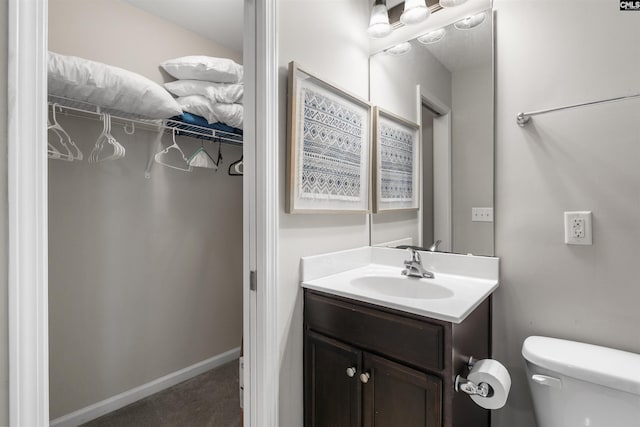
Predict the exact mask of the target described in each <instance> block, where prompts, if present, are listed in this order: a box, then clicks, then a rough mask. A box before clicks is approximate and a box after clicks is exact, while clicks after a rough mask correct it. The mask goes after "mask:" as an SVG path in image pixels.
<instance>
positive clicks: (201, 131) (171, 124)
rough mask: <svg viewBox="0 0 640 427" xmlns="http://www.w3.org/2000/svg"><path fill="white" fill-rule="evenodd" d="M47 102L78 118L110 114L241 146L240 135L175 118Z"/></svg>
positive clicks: (70, 102) (80, 103)
mask: <svg viewBox="0 0 640 427" xmlns="http://www.w3.org/2000/svg"><path fill="white" fill-rule="evenodd" d="M48 101H49V105H50V106H58V107H60V108H62V109H63V110H65V111H67V112H70V113H79V114H76V115H77V116H78V117H85V118H92V117H93V116H95V117H93V118H95V119H99V117H100V115H101V114H105V113H107V114H110V115H111V119H112V120H115V121H120V122H124V123H127V122H129V123H135V124H136V125H141V126H143V127H144V128H147V129H153V130H160V129H162V130H164V132H165V133H174V132H175V134H176V135H182V136H187V137H191V138H197V139H204V140H207V141H212V142H222V143H224V144H231V145H242V135H240V134H235V133H232V132H225V131H223V130H218V129H211V128H208V127H204V126H198V125H194V124H191V123H187V122H183V121H181V120H177V119H175V118H171V119H164V120H158V119H150V118H148V117H144V116H139V115H135V114H130V113H126V112H123V111H119V110H114V109H110V108H104V107H100V106H98V105H94V104H90V103H88V102H84V101H79V100H75V99H69V98H64V97H61V96H56V95H51V94H50V95H49V96H48Z"/></svg>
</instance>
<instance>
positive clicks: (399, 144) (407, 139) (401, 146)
mask: <svg viewBox="0 0 640 427" xmlns="http://www.w3.org/2000/svg"><path fill="white" fill-rule="evenodd" d="M373 122H374V132H375V135H374V149H373V162H372V163H373V182H374V188H375V190H374V192H373V212H374V213H378V212H387V211H399V210H417V209H418V207H419V203H420V188H419V187H420V185H419V178H420V126H419V125H418V124H416V123H413V122H411V121H409V120H405V119H403V118H402V117H399V116H396V115H395V114H392V113H390V112H388V111H385V110H382V109H381V108H379V107H375V108H374V110H373Z"/></svg>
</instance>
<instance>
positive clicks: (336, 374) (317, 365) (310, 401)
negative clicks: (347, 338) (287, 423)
mask: <svg viewBox="0 0 640 427" xmlns="http://www.w3.org/2000/svg"><path fill="white" fill-rule="evenodd" d="M361 361H362V352H360V351H359V350H356V349H355V348H353V347H350V346H348V345H346V344H343V343H341V342H339V341H335V340H332V339H330V338H327V337H324V336H322V335H319V334H316V333H313V332H310V331H308V332H307V333H306V334H305V357H304V363H305V376H304V378H305V380H304V381H305V415H304V417H305V426H307V427H360V423H361V393H362V385H361V383H360V380H359V375H360V373H361V372H362V371H361V367H362V363H361Z"/></svg>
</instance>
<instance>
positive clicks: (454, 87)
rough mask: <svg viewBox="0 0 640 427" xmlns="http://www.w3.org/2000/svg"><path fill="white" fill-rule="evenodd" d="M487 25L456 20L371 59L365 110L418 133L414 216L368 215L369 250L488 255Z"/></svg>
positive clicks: (488, 17) (486, 19) (486, 15)
mask: <svg viewBox="0 0 640 427" xmlns="http://www.w3.org/2000/svg"><path fill="white" fill-rule="evenodd" d="M492 18H493V17H492V12H491V10H487V11H485V12H482V15H480V14H476V15H473V16H471V17H466V18H465V19H456V20H455V21H451V22H452V23H451V24H449V25H446V26H445V27H442V28H440V29H437V28H436V29H434V30H437V31H428V32H427V33H426V34H425V33H422V34H420V35H419V36H418V37H415V38H412V39H411V40H409V41H407V42H405V43H401V44H399V45H396V46H394V47H392V48H389V49H385V50H384V51H381V52H377V53H374V54H372V55H371V57H370V79H369V84H370V86H369V94H370V101H371V103H372V104H373V105H376V106H379V107H381V108H384V109H386V110H388V111H390V112H392V113H394V114H396V115H398V116H401V117H403V118H405V119H407V120H410V121H413V122H415V123H417V124H419V125H421V127H422V130H421V138H422V144H421V153H419V155H420V157H421V162H420V164H421V179H420V180H419V181H420V188H418V189H417V191H418V193H419V195H420V199H421V203H420V209H418V211H417V212H416V211H404V212H403V211H399V212H389V213H377V214H372V215H371V221H370V224H371V230H370V236H371V242H370V243H371V245H374V246H379V245H384V246H392V247H396V246H398V245H416V246H421V247H425V248H429V247H430V246H431V245H432V244H433V243H434V242H436V241H438V240H440V241H441V243H440V245H439V246H438V248H437V250H439V251H443V252H454V253H463V254H467V253H472V254H474V255H493V175H494V174H493V159H494V155H493V150H494V144H493V132H494V125H493V123H494V118H493V114H494V108H493V98H494V90H493V80H494V79H493V19H492ZM407 49H409V50H408V51H407Z"/></svg>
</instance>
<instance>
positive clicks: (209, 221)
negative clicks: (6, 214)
mask: <svg viewBox="0 0 640 427" xmlns="http://www.w3.org/2000/svg"><path fill="white" fill-rule="evenodd" d="M49 6H50V7H49V10H50V22H49V31H50V48H51V50H53V51H57V52H62V53H66V54H73V55H78V56H84V57H89V58H91V59H94V60H98V61H102V62H106V63H110V64H114V65H118V66H122V67H124V68H127V69H129V70H131V71H135V72H139V73H141V74H147V75H148V76H149V77H152V78H154V79H155V80H160V81H161V80H162V78H163V76H162V75H160V73H159V72H158V71H157V66H158V63H159V62H160V61H161V60H163V59H167V58H171V57H174V56H179V55H186V54H191V53H193V51H192V50H191V49H192V48H193V49H197V53H200V54H210V55H219V56H224V55H225V54H226V53H225V51H224V50H222V49H221V48H219V46H217V45H215V44H214V43H212V42H210V41H207V40H203V39H202V38H200V37H199V36H197V35H195V34H193V33H189V32H186V31H184V30H182V29H180V28H179V27H176V26H175V25H173V24H169V23H167V22H165V21H162V20H161V19H159V18H156V17H154V16H152V15H149V14H147V13H146V12H142V11H139V10H137V9H135V8H132V7H131V6H128V5H126V4H125V3H122V2H119V1H115V0H96V1H92V2H86V1H84V0H52V1H51V2H50V5H49ZM140 31H142V33H143V34H145V37H140ZM149 35H152V36H149ZM125 41H126V43H125ZM180 49H182V50H180ZM237 56H238V55H237V54H236V57H237ZM153 67H155V69H154V68H153ZM152 71H154V72H155V74H154V72H152ZM60 121H61V122H62V124H63V125H64V126H65V128H66V129H67V130H68V132H69V133H70V135H71V136H72V137H73V138H74V140H75V141H76V142H77V143H78V145H79V146H80V148H81V150H82V151H83V153H84V155H85V158H86V157H88V155H89V153H90V151H91V149H92V146H93V144H94V142H95V140H96V138H97V137H98V135H99V134H100V131H101V130H102V124H101V122H99V121H94V120H87V119H78V118H72V117H67V118H65V117H64V116H63V117H62V118H61V119H60ZM113 133H114V136H115V137H116V138H117V139H118V140H119V141H120V142H122V143H123V145H124V146H125V147H126V150H127V151H126V157H125V158H124V159H121V160H118V161H110V162H105V163H100V164H97V165H96V164H89V163H87V162H86V160H85V161H82V162H73V163H67V162H63V161H57V160H50V161H49V166H50V169H49V171H50V172H49V244H50V247H49V272H50V276H49V279H50V283H49V312H50V318H49V327H50V391H51V400H50V403H51V408H50V410H51V418H52V419H55V418H57V417H59V416H61V415H64V414H67V413H69V412H71V411H74V410H77V409H80V408H83V407H85V406H87V405H90V404H92V403H95V402H98V401H100V400H102V399H106V398H108V397H111V396H114V395H116V394H118V393H122V392H124V391H126V390H129V389H131V388H134V387H136V386H139V385H141V384H144V383H147V382H149V381H152V380H154V379H157V378H159V377H161V376H164V375H166V374H169V373H172V372H175V371H177V370H180V369H182V368H185V367H187V366H189V365H192V364H194V363H197V362H200V361H202V360H205V359H208V358H210V357H212V356H215V355H217V354H220V353H223V352H225V351H228V350H230V349H232V348H235V347H238V346H240V343H241V337H242V179H240V178H237V177H230V176H228V175H227V173H226V166H227V165H228V164H229V163H230V162H233V161H235V160H237V159H239V158H240V155H241V154H242V150H241V148H239V147H230V146H227V145H225V146H223V152H222V154H223V156H224V160H225V163H224V164H223V167H222V168H221V169H220V170H219V171H218V172H215V173H214V172H213V171H211V170H202V169H196V170H194V171H193V172H191V173H189V172H183V171H176V170H173V169H168V168H166V167H164V166H161V165H158V164H155V165H154V168H153V171H152V176H151V179H149V180H147V179H145V178H144V170H145V167H146V164H147V161H148V159H149V156H151V155H152V154H154V152H153V149H154V148H155V147H153V146H152V141H153V136H154V134H153V133H152V132H149V131H144V130H142V129H137V130H136V133H135V134H134V135H132V136H129V135H126V134H125V133H124V132H123V129H122V126H121V125H116V124H114V125H113ZM170 139H171V138H170V136H168V135H166V136H165V139H164V143H165V145H166V144H168V143H169V144H170V142H169V141H170ZM181 141H182V143H181V147H182V148H183V149H184V150H185V152H186V153H187V155H189V154H190V153H191V152H193V151H194V150H195V149H196V148H197V147H199V146H200V142H198V141H196V140H193V139H190V138H183V139H179V142H181ZM206 147H207V148H208V149H211V150H210V152H212V153H215V150H216V149H217V144H216V145H212V144H211V143H208V144H207V145H206Z"/></svg>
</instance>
